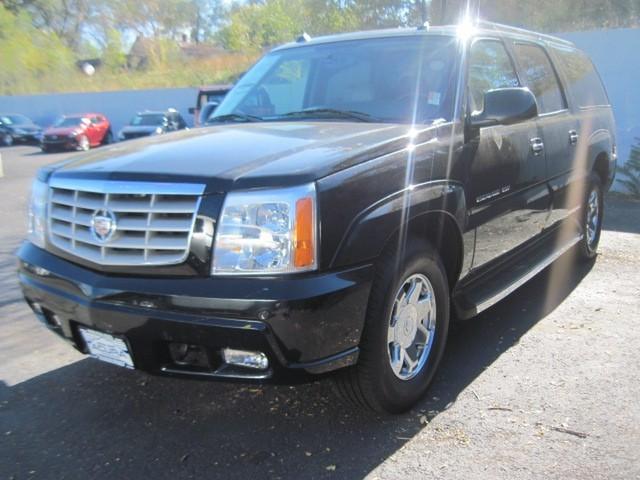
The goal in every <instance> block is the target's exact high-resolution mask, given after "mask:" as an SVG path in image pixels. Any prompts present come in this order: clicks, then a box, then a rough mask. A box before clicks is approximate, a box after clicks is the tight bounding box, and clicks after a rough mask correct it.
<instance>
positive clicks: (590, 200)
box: [577, 172, 604, 261]
mask: <svg viewBox="0 0 640 480" xmlns="http://www.w3.org/2000/svg"><path fill="white" fill-rule="evenodd" d="M580 216H581V217H580V218H581V220H580V222H581V225H582V230H583V234H584V235H583V238H582V240H581V241H580V243H579V244H578V246H577V251H578V256H579V258H580V259H581V260H584V261H589V260H592V259H593V258H595V257H596V255H597V254H598V244H599V243H600V234H601V233H602V221H603V219H604V191H603V188H602V180H601V179H600V176H599V175H598V174H596V173H594V172H592V173H591V175H589V179H588V181H587V188H586V191H585V196H584V201H583V203H582V211H581V213H580Z"/></svg>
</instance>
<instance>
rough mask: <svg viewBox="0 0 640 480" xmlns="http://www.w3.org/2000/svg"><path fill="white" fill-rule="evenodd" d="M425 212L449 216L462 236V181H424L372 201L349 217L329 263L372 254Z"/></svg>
mask: <svg viewBox="0 0 640 480" xmlns="http://www.w3.org/2000/svg"><path fill="white" fill-rule="evenodd" d="M429 214H438V215H444V216H446V217H448V218H450V219H451V220H453V223H454V224H455V225H456V229H457V231H458V234H459V235H460V238H459V239H460V240H462V232H463V231H464V224H465V219H466V203H465V195H464V189H463V187H462V185H461V184H460V183H458V182H453V181H448V180H434V181H428V182H425V183H421V184H418V185H412V186H410V187H408V188H405V189H402V190H399V191H397V192H395V193H393V194H391V195H389V196H387V197H385V198H382V199H380V200H378V201H377V202H375V203H373V204H372V205H371V206H369V207H368V208H366V209H364V210H363V211H362V212H360V213H359V214H358V215H357V216H356V217H355V218H354V219H353V220H352V222H351V224H350V225H349V228H348V229H347V231H346V232H345V234H344V236H343V238H342V240H341V241H340V243H339V246H338V248H337V250H336V252H335V255H334V257H333V259H332V261H331V265H332V266H335V267H338V266H343V265H349V264H355V263H360V262H364V261H366V260H369V259H372V258H376V257H377V256H379V255H380V253H381V252H382V250H383V249H384V247H385V245H387V243H388V242H389V241H390V240H391V238H393V237H394V235H397V234H398V233H399V232H400V231H401V229H402V226H403V225H410V224H413V223H414V222H416V221H419V220H420V219H425V216H426V215H429Z"/></svg>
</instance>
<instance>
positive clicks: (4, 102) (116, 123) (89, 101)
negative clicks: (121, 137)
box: [0, 88, 198, 135]
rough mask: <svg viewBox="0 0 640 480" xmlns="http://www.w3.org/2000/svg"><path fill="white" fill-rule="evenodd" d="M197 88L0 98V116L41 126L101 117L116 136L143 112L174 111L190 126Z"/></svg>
mask: <svg viewBox="0 0 640 480" xmlns="http://www.w3.org/2000/svg"><path fill="white" fill-rule="evenodd" d="M197 94H198V89H196V88H162V89H156V90H124V91H118V92H98V93H94V92H91V93H64V94H45V95H17V96H0V112H7V113H22V114H24V115H26V116H27V117H29V118H31V119H32V120H33V121H34V122H36V123H37V124H39V125H42V126H48V125H51V123H52V122H53V121H54V120H55V119H56V118H57V117H58V116H60V115H62V114H65V113H84V112H99V113H104V114H105V115H106V116H107V118H109V120H110V121H111V124H112V125H113V134H114V135H117V133H118V130H120V129H121V128H122V127H123V126H124V125H126V124H127V123H129V121H130V120H131V117H132V116H133V115H134V114H135V113H136V112H139V111H142V110H166V109H167V108H175V109H176V110H178V111H179V112H180V113H181V114H182V116H183V117H184V119H185V120H186V121H187V123H188V124H189V125H192V124H193V115H190V114H189V107H194V106H195V104H196V96H197Z"/></svg>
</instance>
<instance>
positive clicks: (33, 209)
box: [28, 180, 49, 248]
mask: <svg viewBox="0 0 640 480" xmlns="http://www.w3.org/2000/svg"><path fill="white" fill-rule="evenodd" d="M48 195H49V186H48V185H47V184H46V183H44V182H42V181H40V180H34V181H33V184H32V185H31V199H30V201H29V219H28V223H29V226H28V232H29V234H28V238H29V241H31V243H33V244H34V245H37V246H38V247H40V248H44V246H45V240H44V237H45V232H46V225H47V198H48Z"/></svg>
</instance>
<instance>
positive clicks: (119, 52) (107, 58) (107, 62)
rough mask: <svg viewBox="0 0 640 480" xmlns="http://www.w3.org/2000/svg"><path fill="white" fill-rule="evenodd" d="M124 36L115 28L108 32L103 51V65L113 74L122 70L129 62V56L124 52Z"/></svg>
mask: <svg viewBox="0 0 640 480" xmlns="http://www.w3.org/2000/svg"><path fill="white" fill-rule="evenodd" d="M123 48H124V47H123V45H122V36H121V35H120V32H119V31H118V30H116V29H115V28H112V29H110V30H109V31H108V32H107V39H106V44H105V46H104V49H103V51H102V63H103V65H104V68H106V69H108V70H109V71H111V72H116V71H118V70H121V69H122V68H123V67H124V66H125V63H126V61H127V56H126V55H125V53H124V51H123Z"/></svg>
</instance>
